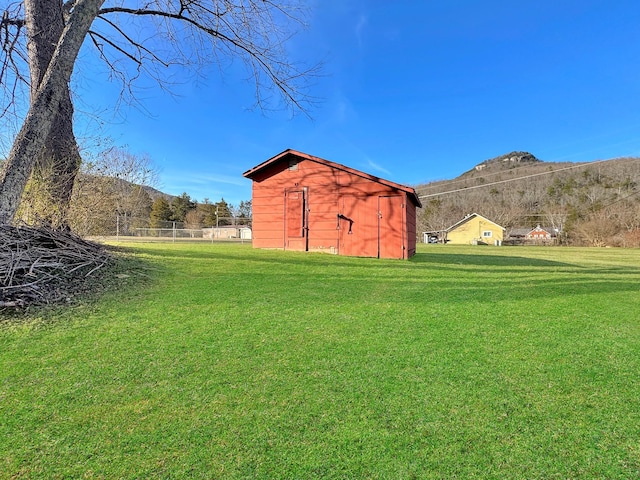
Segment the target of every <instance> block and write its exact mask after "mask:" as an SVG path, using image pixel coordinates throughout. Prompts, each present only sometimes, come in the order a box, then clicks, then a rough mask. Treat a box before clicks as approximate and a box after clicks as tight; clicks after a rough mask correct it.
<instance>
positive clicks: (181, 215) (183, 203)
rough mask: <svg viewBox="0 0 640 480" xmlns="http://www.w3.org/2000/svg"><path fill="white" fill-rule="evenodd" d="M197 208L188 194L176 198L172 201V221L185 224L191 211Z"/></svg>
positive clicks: (184, 193)
mask: <svg viewBox="0 0 640 480" xmlns="http://www.w3.org/2000/svg"><path fill="white" fill-rule="evenodd" d="M194 208H196V204H195V202H194V201H193V200H191V197H190V196H189V195H188V194H187V192H183V193H182V195H180V196H178V197H174V199H173V200H172V201H171V212H172V215H171V220H174V221H176V222H184V221H185V219H186V218H187V213H189V210H193V209H194Z"/></svg>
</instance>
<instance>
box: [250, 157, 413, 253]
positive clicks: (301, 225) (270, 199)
mask: <svg viewBox="0 0 640 480" xmlns="http://www.w3.org/2000/svg"><path fill="white" fill-rule="evenodd" d="M243 175H244V176H245V177H246V178H249V179H251V180H252V181H253V200H252V210H253V246H254V247H256V248H282V249H284V250H297V251H309V252H329V253H335V254H339V255H350V256H359V257H378V258H409V257H411V256H412V255H413V254H415V252H416V207H421V206H422V205H421V204H420V200H419V199H418V196H417V194H416V191H415V190H414V189H413V188H411V187H406V186H404V185H400V184H397V183H394V182H390V181H389V180H383V179H381V178H378V177H375V176H373V175H369V174H368V173H364V172H360V171H358V170H355V169H353V168H349V167H346V166H344V165H340V164H339V163H334V162H330V161H329V160H324V159H322V158H318V157H314V156H312V155H308V154H306V153H302V152H297V151H295V150H285V151H284V152H282V153H280V154H278V155H276V156H275V157H272V158H270V159H269V160H267V161H265V162H263V163H261V164H260V165H258V166H256V167H254V168H252V169H251V170H249V171H247V172H245V173H244V174H243Z"/></svg>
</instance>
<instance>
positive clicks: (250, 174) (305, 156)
mask: <svg viewBox="0 0 640 480" xmlns="http://www.w3.org/2000/svg"><path fill="white" fill-rule="evenodd" d="M292 156H293V157H298V158H300V159H302V160H309V161H312V162H316V163H320V164H322V165H327V166H328V167H331V168H335V169H338V170H342V171H345V172H348V173H351V174H353V175H357V176H359V177H362V178H366V179H367V180H371V181H373V182H377V183H380V184H381V185H385V186H387V187H391V188H395V189H397V190H400V191H402V192H405V193H407V196H408V197H409V198H411V201H412V202H413V203H414V204H415V205H416V206H417V207H422V203H421V202H420V199H419V198H418V194H417V193H416V191H415V189H414V188H413V187H408V186H406V185H402V184H400V183H395V182H392V181H390V180H385V179H384V178H380V177H376V176H374V175H370V174H368V173H365V172H361V171H360V170H356V169H355V168H351V167H347V166H346V165H342V164H340V163H336V162H332V161H330V160H325V159H324V158H320V157H315V156H313V155H309V154H308V153H303V152H299V151H297V150H292V149H290V148H288V149H287V150H285V151H283V152H281V153H279V154H278V155H276V156H274V157H271V158H270V159H268V160H266V161H264V162H262V163H261V164H259V165H257V166H255V167H253V168H252V169H250V170H247V171H246V172H244V173H243V174H242V176H244V177H246V178H249V179H253V177H254V176H255V175H257V174H258V173H259V172H261V171H262V170H264V169H265V168H267V167H269V166H271V165H273V164H275V163H278V162H280V161H284V160H285V159H289V158H290V157H292Z"/></svg>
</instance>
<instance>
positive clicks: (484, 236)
mask: <svg viewBox="0 0 640 480" xmlns="http://www.w3.org/2000/svg"><path fill="white" fill-rule="evenodd" d="M492 236H493V234H492V232H491V230H486V231H484V232H482V238H491V237H492Z"/></svg>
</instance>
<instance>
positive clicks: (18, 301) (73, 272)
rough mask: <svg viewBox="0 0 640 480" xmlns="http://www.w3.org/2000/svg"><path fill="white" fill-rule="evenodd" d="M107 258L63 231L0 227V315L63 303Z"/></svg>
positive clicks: (83, 286)
mask: <svg viewBox="0 0 640 480" xmlns="http://www.w3.org/2000/svg"><path fill="white" fill-rule="evenodd" d="M110 258H111V257H110V255H109V253H108V252H107V251H106V250H105V249H104V247H103V246H101V245H98V244H95V243H92V242H88V241H86V240H83V239H82V238H80V237H78V236H76V235H74V234H73V233H71V232H68V231H64V230H53V229H49V228H45V227H26V226H20V227H14V226H10V225H0V310H2V309H5V308H20V307H28V306H36V305H47V304H54V303H65V302H68V301H70V300H71V298H72V297H73V296H74V295H75V294H77V293H79V292H82V291H84V290H85V289H86V288H87V286H86V285H87V279H88V278H89V277H91V276H92V275H94V274H95V272H97V271H98V270H100V269H101V268H102V267H103V266H105V265H106V264H107V263H108V262H109V259H110Z"/></svg>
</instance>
